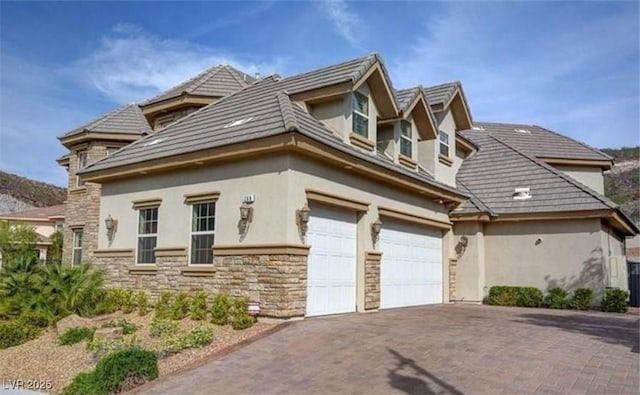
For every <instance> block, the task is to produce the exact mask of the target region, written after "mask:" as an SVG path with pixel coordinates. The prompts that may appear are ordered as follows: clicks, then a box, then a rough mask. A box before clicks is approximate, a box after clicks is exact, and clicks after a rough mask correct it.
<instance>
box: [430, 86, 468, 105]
mask: <svg viewBox="0 0 640 395" xmlns="http://www.w3.org/2000/svg"><path fill="white" fill-rule="evenodd" d="M461 86H462V84H461V83H460V81H454V82H446V83H444V84H440V85H434V86H427V87H424V88H422V92H424V97H426V98H427V101H428V102H429V104H431V105H433V104H446V103H448V102H449V101H450V100H451V97H452V96H453V95H454V93H456V90H457V89H459V88H460V87H461Z"/></svg>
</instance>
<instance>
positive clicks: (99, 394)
mask: <svg viewBox="0 0 640 395" xmlns="http://www.w3.org/2000/svg"><path fill="white" fill-rule="evenodd" d="M63 394H64V395H106V394H107V391H106V390H105V389H104V388H103V386H102V380H100V377H99V376H98V375H97V374H96V372H95V370H92V371H91V372H82V373H80V374H78V375H77V376H76V377H74V378H73V381H72V382H71V384H69V385H68V386H66V387H65V388H64V390H63Z"/></svg>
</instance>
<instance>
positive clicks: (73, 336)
mask: <svg viewBox="0 0 640 395" xmlns="http://www.w3.org/2000/svg"><path fill="white" fill-rule="evenodd" d="M93 332H94V330H93V329H91V328H69V329H67V330H66V331H64V333H63V334H62V335H60V336H58V343H60V344H62V345H63V346H68V345H71V344H76V343H80V342H81V341H83V340H91V339H93Z"/></svg>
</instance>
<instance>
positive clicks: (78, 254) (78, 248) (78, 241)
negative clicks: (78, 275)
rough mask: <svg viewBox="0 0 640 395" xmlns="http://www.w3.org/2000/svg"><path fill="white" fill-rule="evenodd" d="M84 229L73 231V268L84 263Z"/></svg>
mask: <svg viewBox="0 0 640 395" xmlns="http://www.w3.org/2000/svg"><path fill="white" fill-rule="evenodd" d="M82 238H83V232H82V229H74V230H73V249H72V251H71V263H72V265H73V266H77V265H80V264H81V263H82Z"/></svg>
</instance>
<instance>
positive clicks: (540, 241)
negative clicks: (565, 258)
mask: <svg viewBox="0 0 640 395" xmlns="http://www.w3.org/2000/svg"><path fill="white" fill-rule="evenodd" d="M535 244H536V245H537V246H539V245H540V244H542V237H538V238H537V239H536V242H535Z"/></svg>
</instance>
